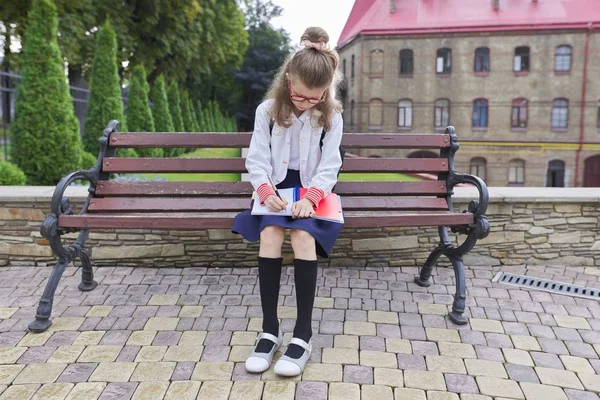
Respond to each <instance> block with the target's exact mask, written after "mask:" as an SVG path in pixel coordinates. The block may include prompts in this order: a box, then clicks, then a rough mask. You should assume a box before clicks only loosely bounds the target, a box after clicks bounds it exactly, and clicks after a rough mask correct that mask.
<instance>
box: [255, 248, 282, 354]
mask: <svg viewBox="0 0 600 400" xmlns="http://www.w3.org/2000/svg"><path fill="white" fill-rule="evenodd" d="M282 262H283V258H264V257H258V282H259V284H260V303H261V306H262V312H263V325H262V328H263V332H267V333H270V334H271V335H275V336H278V335H279V320H278V319H277V299H278V298H279V281H280V279H281V264H282ZM273 346H274V343H273V342H272V341H270V340H267V339H262V340H261V341H260V342H258V345H257V346H256V351H257V352H259V353H268V352H270V351H271V349H272V348H273Z"/></svg>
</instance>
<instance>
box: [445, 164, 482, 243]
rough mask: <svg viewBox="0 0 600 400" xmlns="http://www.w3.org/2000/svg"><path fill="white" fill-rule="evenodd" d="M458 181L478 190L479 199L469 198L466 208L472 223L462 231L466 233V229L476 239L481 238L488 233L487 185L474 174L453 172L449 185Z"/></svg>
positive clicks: (453, 184)
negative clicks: (486, 214)
mask: <svg viewBox="0 0 600 400" xmlns="http://www.w3.org/2000/svg"><path fill="white" fill-rule="evenodd" d="M459 183H468V184H471V185H473V186H475V187H476V188H477V191H478V192H479V199H478V200H471V202H469V206H468V209H467V210H466V211H468V212H470V213H472V214H473V217H474V224H473V225H472V226H471V227H469V229H468V230H467V231H466V232H464V233H468V231H471V232H475V236H476V237H477V239H483V238H485V237H487V236H488V235H489V233H490V224H489V222H488V220H487V218H486V216H485V212H486V211H487V207H488V203H489V199H490V196H489V193H488V188H487V185H486V184H485V182H484V181H483V180H482V179H481V178H479V177H477V176H475V175H470V174H453V176H452V181H451V186H452V187H454V186H455V185H456V184H459ZM466 211H465V212H466Z"/></svg>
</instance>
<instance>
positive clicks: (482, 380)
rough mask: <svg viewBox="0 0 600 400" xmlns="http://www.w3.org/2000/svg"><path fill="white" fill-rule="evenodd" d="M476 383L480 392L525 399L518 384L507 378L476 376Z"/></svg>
mask: <svg viewBox="0 0 600 400" xmlns="http://www.w3.org/2000/svg"><path fill="white" fill-rule="evenodd" d="M476 380H477V385H478V386H479V391H480V392H481V394H484V395H489V396H507V397H510V398H514V399H525V396H523V392H522V391H521V388H520V387H519V385H518V384H517V383H516V382H514V381H510V380H507V379H498V378H491V377H488V376H478V377H477V378H476Z"/></svg>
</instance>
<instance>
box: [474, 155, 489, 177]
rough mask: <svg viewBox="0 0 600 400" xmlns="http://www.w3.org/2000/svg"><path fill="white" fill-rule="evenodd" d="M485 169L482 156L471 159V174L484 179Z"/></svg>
mask: <svg viewBox="0 0 600 400" xmlns="http://www.w3.org/2000/svg"><path fill="white" fill-rule="evenodd" d="M486 170H487V161H486V160H485V158H482V157H475V158H472V159H471V165H470V171H471V175H475V176H478V177H480V178H481V179H483V180H484V181H485V179H486Z"/></svg>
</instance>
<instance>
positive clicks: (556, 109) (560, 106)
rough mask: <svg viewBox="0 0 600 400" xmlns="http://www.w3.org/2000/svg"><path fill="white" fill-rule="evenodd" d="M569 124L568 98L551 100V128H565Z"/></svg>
mask: <svg viewBox="0 0 600 400" xmlns="http://www.w3.org/2000/svg"><path fill="white" fill-rule="evenodd" d="M568 124H569V100H567V99H555V100H554V101H553V102H552V121H551V126H552V129H567V126H568Z"/></svg>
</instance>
